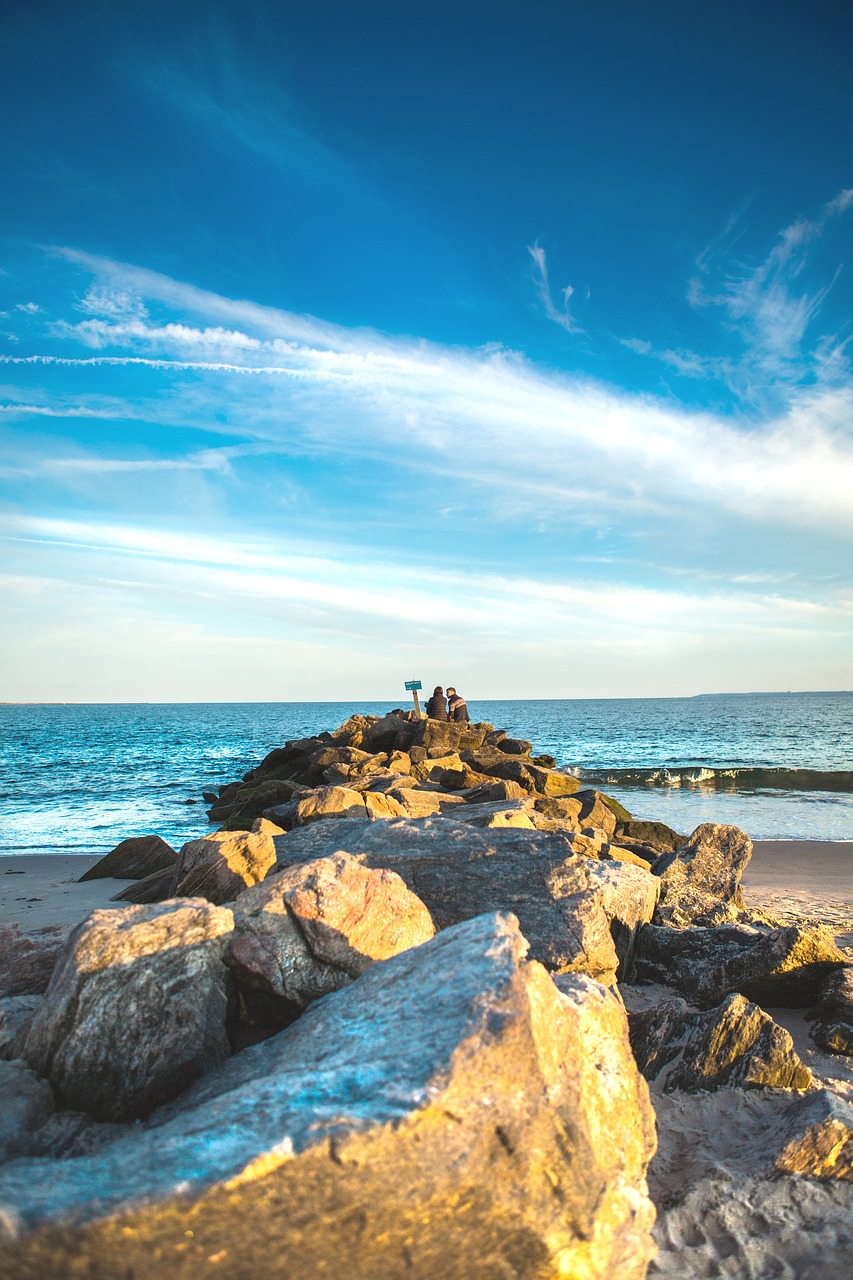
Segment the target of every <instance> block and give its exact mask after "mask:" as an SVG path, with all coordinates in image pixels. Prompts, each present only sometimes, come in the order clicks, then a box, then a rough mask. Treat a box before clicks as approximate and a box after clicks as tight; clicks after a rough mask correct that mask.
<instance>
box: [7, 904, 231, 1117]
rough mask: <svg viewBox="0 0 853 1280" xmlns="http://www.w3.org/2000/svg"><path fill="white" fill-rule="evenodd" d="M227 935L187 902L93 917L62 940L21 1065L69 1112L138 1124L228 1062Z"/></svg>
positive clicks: (224, 917)
mask: <svg viewBox="0 0 853 1280" xmlns="http://www.w3.org/2000/svg"><path fill="white" fill-rule="evenodd" d="M233 924H234V920H233V916H232V914H231V912H230V911H228V910H227V909H226V908H224V907H214V906H211V905H210V903H208V902H204V901H201V900H194V899H189V900H183V899H181V900H172V901H170V902H164V903H160V904H159V905H155V906H133V907H122V908H116V909H114V910H104V911H94V912H93V913H92V914H91V915H90V916H89V918H88V920H85V921H84V922H83V924H81V925H79V926H78V927H77V929H75V930H74V932H73V933H72V935H71V937H70V938H69V940H68V944H67V946H66V949H65V951H64V952H63V954H62V956H61V957H60V959H59V961H58V963H57V966H56V970H55V972H54V975H53V977H52V979H51V983H50V986H49V988H48V991H47V995H46V997H45V1000H44V1004H43V1005H42V1006H41V1008H40V1009H39V1011H38V1013H37V1014H36V1017H35V1019H34V1020H33V1023H32V1025H31V1027H30V1030H29V1032H28V1034H27V1037H26V1040H25V1042H24V1045H23V1048H22V1057H24V1058H25V1059H26V1061H27V1062H28V1063H29V1064H30V1066H32V1067H33V1068H34V1069H35V1070H37V1071H38V1072H39V1074H40V1075H43V1076H46V1077H47V1078H48V1079H49V1080H50V1081H51V1083H52V1084H53V1086H54V1088H55V1090H56V1094H57V1099H58V1100H59V1101H60V1103H61V1104H62V1105H63V1106H65V1107H70V1108H73V1109H75V1110H79V1111H86V1112H88V1113H89V1114H90V1115H91V1116H93V1117H94V1118H95V1119H97V1120H129V1119H133V1118H135V1117H137V1116H141V1115H145V1114H146V1113H147V1112H149V1111H151V1110H152V1109H153V1108H154V1107H155V1106H158V1105H159V1104H160V1103H162V1102H164V1101H165V1100H166V1099H168V1098H171V1097H173V1096H174V1095H175V1094H177V1093H179V1092H180V1091H181V1090H182V1089H185V1088H186V1087H187V1085H189V1084H190V1083H191V1082H192V1081H193V1080H195V1079H196V1078H197V1077H198V1076H199V1075H201V1073H202V1072H203V1071H206V1070H209V1068H210V1067H211V1066H212V1065H215V1064H216V1063H217V1062H220V1061H221V1060H222V1059H223V1058H225V1057H227V1056H228V1054H229V1053H230V1045H229V1042H228V1037H227V1034H226V1030H225V1023H226V1014H227V1002H228V971H227V970H226V968H225V966H224V964H223V960H222V957H223V953H224V951H225V947H226V944H227V941H228V937H229V935H230V933H231V931H232V929H233Z"/></svg>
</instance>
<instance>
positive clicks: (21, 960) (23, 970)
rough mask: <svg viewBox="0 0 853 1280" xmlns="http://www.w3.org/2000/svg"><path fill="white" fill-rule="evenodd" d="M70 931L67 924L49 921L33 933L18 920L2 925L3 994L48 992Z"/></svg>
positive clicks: (0, 967) (0, 976)
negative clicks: (22, 926)
mask: <svg viewBox="0 0 853 1280" xmlns="http://www.w3.org/2000/svg"><path fill="white" fill-rule="evenodd" d="M70 932H71V930H70V929H69V928H68V926H67V925H49V926H47V927H46V928H44V929H34V930H33V931H32V932H31V933H23V932H22V931H21V928H20V926H19V925H17V924H10V925H0V996H36V995H41V994H42V993H43V992H45V991H46V990H47V984H48V983H49V982H50V975H51V974H52V973H53V969H54V966H55V964H56V960H57V956H58V955H59V953H60V951H61V950H62V948H63V947H64V946H65V943H66V940H67V938H68V935H69V933H70Z"/></svg>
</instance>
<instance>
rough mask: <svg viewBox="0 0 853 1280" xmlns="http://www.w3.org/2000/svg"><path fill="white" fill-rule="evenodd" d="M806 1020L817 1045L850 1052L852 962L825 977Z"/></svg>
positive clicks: (852, 1047) (852, 1045)
mask: <svg viewBox="0 0 853 1280" xmlns="http://www.w3.org/2000/svg"><path fill="white" fill-rule="evenodd" d="M809 1022H810V1023H811V1030H810V1031H809V1035H810V1036H811V1038H812V1040H814V1042H815V1044H816V1045H819V1046H820V1048H821V1049H826V1050H828V1052H829V1053H846V1054H853V966H850V965H848V966H846V967H845V968H843V969H835V970H834V971H833V972H832V973H830V975H829V977H828V978H826V979H825V981H824V982H823V983H822V985H821V987H820V989H819V991H818V998H817V1004H816V1005H815V1007H814V1009H812V1011H811V1013H810V1014H809Z"/></svg>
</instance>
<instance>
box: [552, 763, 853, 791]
mask: <svg viewBox="0 0 853 1280" xmlns="http://www.w3.org/2000/svg"><path fill="white" fill-rule="evenodd" d="M572 773H574V774H575V775H576V776H577V777H578V778H582V779H583V780H584V781H585V782H601V783H605V784H609V785H611V786H620V787H687V788H691V789H693V788H695V789H697V790H700V791H768V790H769V791H836V792H848V791H853V770H850V769H783V768H769V767H765V768H760V767H755V766H748V767H744V768H718V769H712V768H708V767H707V766H705V765H674V766H670V767H668V768H664V767H661V766H658V767H654V768H648V769H581V768H578V769H573V770H572Z"/></svg>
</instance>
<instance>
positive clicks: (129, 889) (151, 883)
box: [110, 867, 176, 903]
mask: <svg viewBox="0 0 853 1280" xmlns="http://www.w3.org/2000/svg"><path fill="white" fill-rule="evenodd" d="M175 869H176V868H175V867H166V869H165V870H164V871H152V873H151V875H150V876H143V878H142V879H141V880H136V881H134V883H133V884H128V885H125V887H124V888H123V889H120V890H119V891H118V893H114V894H113V896H112V897H111V898H110V902H137V903H146V902H164V901H165V899H166V898H171V896H172V890H173V888H174V884H175Z"/></svg>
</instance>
